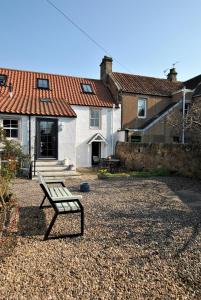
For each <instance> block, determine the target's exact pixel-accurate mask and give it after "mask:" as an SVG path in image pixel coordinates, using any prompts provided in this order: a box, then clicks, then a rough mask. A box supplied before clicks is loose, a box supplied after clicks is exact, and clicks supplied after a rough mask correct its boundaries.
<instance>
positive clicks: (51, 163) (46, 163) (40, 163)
mask: <svg viewBox="0 0 201 300" xmlns="http://www.w3.org/2000/svg"><path fill="white" fill-rule="evenodd" d="M33 164H34V163H33ZM35 164H36V166H55V165H56V166H62V165H63V161H62V160H56V159H55V160H51V159H50V160H36V162H35Z"/></svg>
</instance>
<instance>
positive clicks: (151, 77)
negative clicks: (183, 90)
mask: <svg viewBox="0 0 201 300" xmlns="http://www.w3.org/2000/svg"><path fill="white" fill-rule="evenodd" d="M114 73H116V74H122V75H129V76H138V77H145V78H150V79H157V80H164V81H169V80H168V79H166V78H160V77H153V76H146V75H139V74H130V73H122V72H112V74H114ZM169 82H174V83H183V82H182V81H179V80H177V81H169Z"/></svg>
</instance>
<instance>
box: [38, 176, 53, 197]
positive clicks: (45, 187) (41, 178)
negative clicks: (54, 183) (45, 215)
mask: <svg viewBox="0 0 201 300" xmlns="http://www.w3.org/2000/svg"><path fill="white" fill-rule="evenodd" d="M37 175H38V181H39V183H40V184H42V185H43V187H44V189H45V190H46V192H47V193H48V194H49V196H50V191H49V188H48V185H47V183H46V182H45V179H44V178H43V176H42V175H41V173H40V172H37Z"/></svg>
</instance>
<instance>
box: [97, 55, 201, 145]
mask: <svg viewBox="0 0 201 300" xmlns="http://www.w3.org/2000/svg"><path fill="white" fill-rule="evenodd" d="M100 68H101V72H100V78H101V80H102V81H103V82H104V84H105V86H106V87H108V88H109V89H110V91H111V93H112V95H113V97H114V99H115V101H116V104H121V114H122V115H121V132H119V139H120V140H122V141H131V142H145V143H172V142H180V141H181V138H182V137H181V132H180V133H178V130H175V128H173V127H172V126H170V123H169V122H168V121H167V117H168V116H170V115H171V113H173V112H174V111H175V110H178V109H179V110H181V109H183V107H182V105H183V100H184V97H185V108H184V110H185V112H187V110H188V108H189V104H190V103H191V102H192V101H197V100H199V99H201V75H199V76H197V77H194V78H192V79H190V80H187V81H185V82H180V81H177V72H176V70H175V68H172V69H170V72H169V74H168V75H167V79H161V78H154V77H147V76H140V75H132V74H125V73H118V72H113V70H112V58H111V57H107V56H105V57H104V58H103V60H102V62H101V65H100ZM184 87H185V89H184ZM187 137H188V138H190V137H189V136H187V134H186V138H187Z"/></svg>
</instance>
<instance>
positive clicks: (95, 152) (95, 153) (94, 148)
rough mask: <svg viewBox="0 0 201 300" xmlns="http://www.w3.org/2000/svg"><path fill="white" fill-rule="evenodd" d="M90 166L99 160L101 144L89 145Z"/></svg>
mask: <svg viewBox="0 0 201 300" xmlns="http://www.w3.org/2000/svg"><path fill="white" fill-rule="evenodd" d="M91 156H92V165H97V164H98V163H99V161H100V158H101V143H100V142H93V143H92V144H91Z"/></svg>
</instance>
